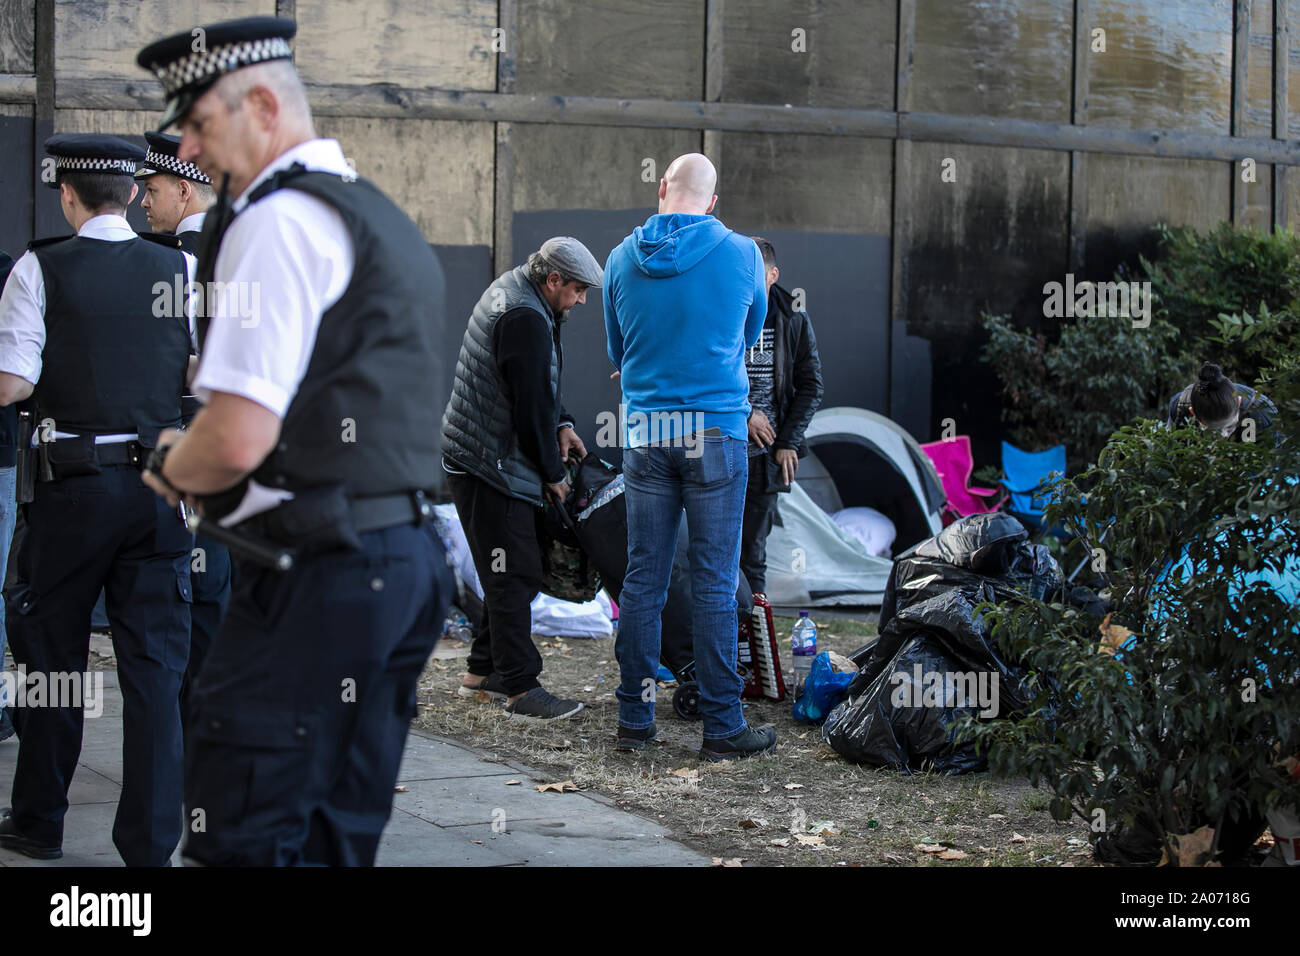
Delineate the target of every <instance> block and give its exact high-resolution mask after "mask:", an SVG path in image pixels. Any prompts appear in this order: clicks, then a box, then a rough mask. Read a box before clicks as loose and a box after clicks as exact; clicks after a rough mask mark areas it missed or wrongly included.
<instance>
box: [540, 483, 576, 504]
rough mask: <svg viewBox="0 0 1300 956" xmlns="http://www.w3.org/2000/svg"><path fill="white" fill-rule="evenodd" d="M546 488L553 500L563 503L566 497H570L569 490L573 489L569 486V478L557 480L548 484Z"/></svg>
mask: <svg viewBox="0 0 1300 956" xmlns="http://www.w3.org/2000/svg"><path fill="white" fill-rule="evenodd" d="M546 490H547V491H548V492H550V496H551V498H552V500H554V501H555V502H556V503H557V504H561V505H562V504H564V499H565V498H567V497H569V492H570V491H571V490H572V489H570V487H569V479H568V478H565V479H564V480H563V481H560V482H556V483H555V484H553V485H547V486H546Z"/></svg>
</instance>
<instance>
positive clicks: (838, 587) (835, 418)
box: [767, 407, 944, 607]
mask: <svg viewBox="0 0 1300 956" xmlns="http://www.w3.org/2000/svg"><path fill="white" fill-rule="evenodd" d="M806 437H807V440H808V447H809V454H808V456H807V457H806V458H804V459H802V460H801V461H800V463H799V473H798V478H797V479H796V480H795V483H794V486H793V490H792V491H791V492H790V493H789V494H784V495H779V496H778V498H777V501H778V514H777V519H776V521H775V522H774V527H773V528H772V534H771V536H770V537H769V538H768V539H767V596H768V600H769V601H771V602H772V604H774V605H780V606H791V605H793V606H798V607H830V606H835V605H848V606H861V605H877V604H879V603H880V599H881V595H882V594H883V593H884V590H885V581H886V580H887V578H888V577H889V569H890V567H891V566H892V563H893V562H892V561H891V560H890V559H888V558H882V557H876V556H873V555H871V554H869V553H867V550H866V548H865V547H864V546H863V545H862V543H861V542H860V541H859V540H858V539H857V538H855V537H854V536H853V535H851V534H848V533H846V532H845V531H844V530H843V529H841V528H840V527H839V526H838V525H837V524H836V523H835V522H834V521H833V520H832V519H831V514H833V513H834V512H836V511H839V510H840V509H841V508H852V507H868V508H874V509H876V510H877V511H879V512H881V513H882V514H885V515H887V516H888V517H889V519H890V520H891V521H893V522H894V525H895V527H896V528H897V530H898V537H897V539H896V540H895V542H894V553H896V554H897V553H900V552H902V551H904V550H906V549H907V548H910V547H911V546H912V545H914V544H916V543H918V542H920V541H924V540H925V539H927V538H930V537H932V536H934V535H936V534H938V533H939V531H941V530H942V529H943V520H942V517H941V515H942V510H943V502H944V497H943V486H942V485H941V484H940V482H939V476H938V475H937V474H936V473H935V471H934V466H933V465H932V464H931V463H930V459H929V458H927V457H926V454H925V452H923V451H922V450H921V447H920V445H918V444H917V442H916V440H915V439H913V438H912V436H911V435H909V434H908V433H907V432H906V431H904V430H903V429H902V428H901V427H900V426H899V425H898V424H897V423H895V422H893V421H891V420H890V419H888V418H886V417H885V416H883V415H878V414H876V413H875V412H869V411H867V410H866V409H864V408H847V407H839V408H826V409H822V410H821V411H820V412H818V413H817V414H816V415H814V416H813V420H812V422H811V423H810V424H809V426H808V430H807V432H806Z"/></svg>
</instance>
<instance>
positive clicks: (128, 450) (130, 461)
mask: <svg viewBox="0 0 1300 956" xmlns="http://www.w3.org/2000/svg"><path fill="white" fill-rule="evenodd" d="M33 451H34V452H35V453H36V459H37V474H36V479H37V480H38V481H59V480H61V479H63V478H75V477H77V476H78V475H97V474H99V471H100V469H101V468H104V467H107V466H109V465H130V466H131V467H133V468H137V469H138V468H142V467H144V461H145V458H147V457H148V455H149V449H148V448H146V447H145V446H144V445H142V444H140V442H139V441H137V440H132V441H122V442H112V443H105V444H96V443H95V436H94V435H78V436H76V437H74V438H58V439H55V440H54V441H48V442H40V443H39V444H38V445H37V446H36V447H35V448H34V449H33Z"/></svg>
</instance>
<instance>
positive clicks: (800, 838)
mask: <svg viewBox="0 0 1300 956" xmlns="http://www.w3.org/2000/svg"><path fill="white" fill-rule="evenodd" d="M794 839H795V842H796V843H798V844H799V845H800V846H825V845H826V841H825V840H823V839H822V838H821V837H819V836H810V835H809V834H807V833H796V834H795V835H794Z"/></svg>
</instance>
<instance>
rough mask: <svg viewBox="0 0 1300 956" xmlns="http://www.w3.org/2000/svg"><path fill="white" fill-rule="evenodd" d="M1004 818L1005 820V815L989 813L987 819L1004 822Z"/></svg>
mask: <svg viewBox="0 0 1300 956" xmlns="http://www.w3.org/2000/svg"><path fill="white" fill-rule="evenodd" d="M1006 818H1007V815H1006V814H1005V813H990V814H989V819H990V820H1005V819H1006Z"/></svg>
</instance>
